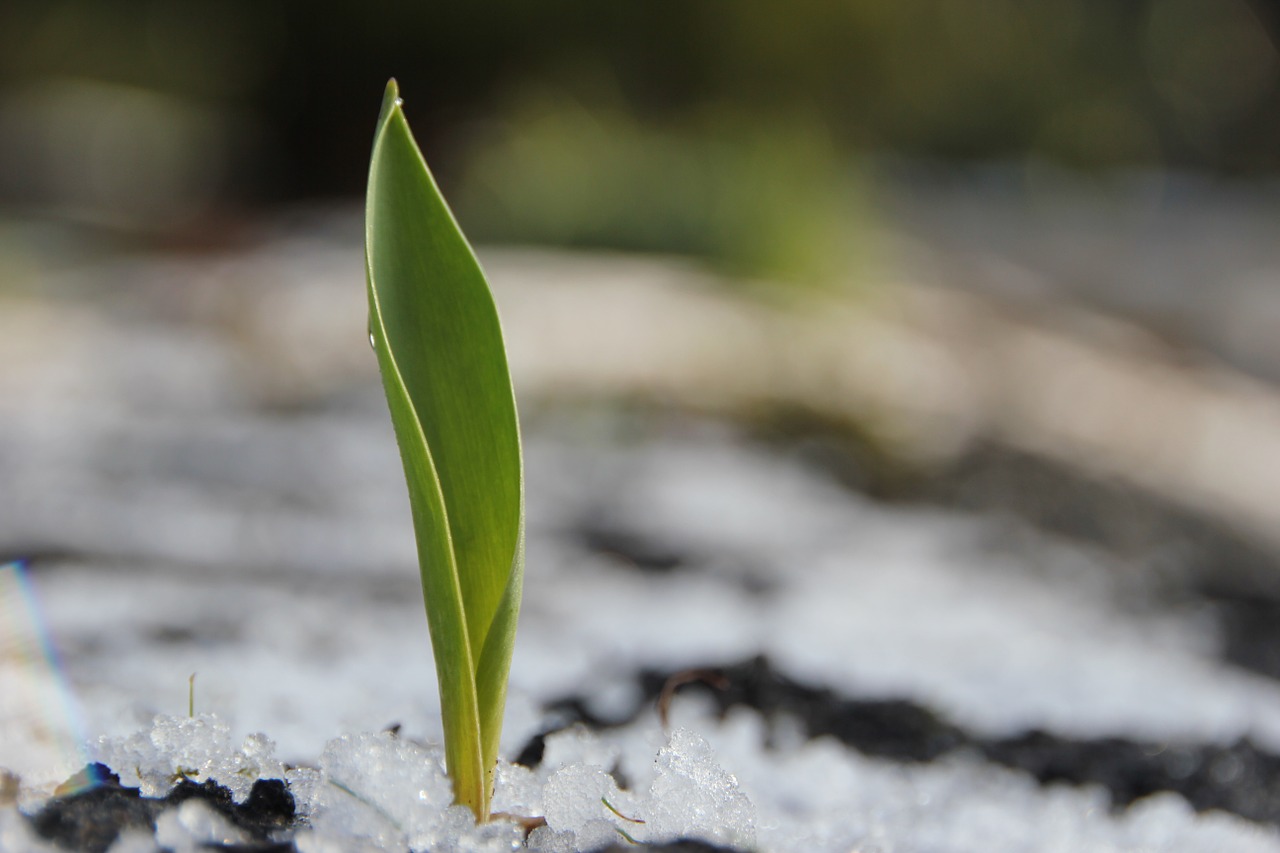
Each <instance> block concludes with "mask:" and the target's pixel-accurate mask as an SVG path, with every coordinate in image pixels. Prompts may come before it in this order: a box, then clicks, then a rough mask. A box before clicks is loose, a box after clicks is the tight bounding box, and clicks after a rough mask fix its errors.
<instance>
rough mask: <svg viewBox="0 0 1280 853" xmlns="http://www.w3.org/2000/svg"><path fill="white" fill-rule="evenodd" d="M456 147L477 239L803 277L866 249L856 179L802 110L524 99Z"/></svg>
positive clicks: (822, 275)
mask: <svg viewBox="0 0 1280 853" xmlns="http://www.w3.org/2000/svg"><path fill="white" fill-rule="evenodd" d="M466 151H467V152H468V154H467V157H466V158H465V161H464V168H463V170H462V172H461V175H460V179H459V182H458V183H459V188H458V192H457V193H456V194H455V196H454V205H455V208H456V209H457V210H458V213H459V216H460V217H461V218H463V219H464V220H466V221H468V222H472V223H475V224H476V228H477V236H478V237H479V238H480V239H483V240H489V241H494V242H534V243H552V244H557V245H569V246H580V247H591V248H608V249H626V250H636V251H657V252H676V253H681V254H689V255H695V256H699V257H703V258H707V259H710V260H712V261H713V262H715V263H716V264H718V265H719V266H720V267H721V268H722V269H724V270H725V271H726V272H728V273H731V274H734V275H736V276H767V277H782V278H786V279H789V280H800V281H805V282H810V283H827V282H830V281H832V280H834V279H835V278H836V277H838V276H842V275H845V274H847V273H848V271H849V270H850V269H856V268H857V266H858V262H859V261H860V257H859V256H860V253H861V252H862V251H865V249H866V246H865V240H864V239H863V229H861V228H859V227H858V223H859V222H864V221H866V219H867V217H868V216H869V214H868V212H867V210H866V204H865V201H866V193H865V192H864V191H863V189H862V181H861V179H860V176H859V175H858V174H857V172H856V171H855V170H854V168H853V167H851V166H850V165H849V163H848V158H847V157H842V156H841V155H840V153H839V151H838V150H837V149H836V147H835V146H834V144H833V143H832V141H831V140H830V138H829V137H828V135H827V134H826V132H825V129H824V128H823V126H822V125H821V123H820V122H817V121H816V120H813V119H812V118H805V117H799V116H797V117H793V118H791V119H789V120H787V121H782V122H776V123H772V124H765V123H761V122H757V121H753V120H751V119H750V118H749V117H744V116H741V115H728V114H716V115H708V116H704V117H702V119H701V120H700V121H699V122H697V123H696V124H693V125H682V126H677V127H658V126H655V125H653V124H642V123H640V122H638V121H636V119H635V118H634V117H633V116H631V115H630V114H628V113H627V112H626V111H625V110H624V109H623V108H621V107H620V106H618V105H616V104H615V105H614V106H612V107H599V106H597V107H595V108H591V109H588V108H587V107H585V106H583V105H582V104H581V103H579V102H577V101H575V100H573V99H570V98H565V97H563V96H556V95H548V94H542V95H531V96H529V97H527V98H526V99H524V100H521V101H520V102H519V103H518V104H517V105H515V107H514V108H513V110H512V112H511V114H510V117H509V119H508V120H507V121H505V122H503V123H501V124H499V125H495V126H494V127H493V128H492V129H491V132H490V133H489V134H488V135H482V136H477V137H476V138H474V139H472V140H471V143H470V144H469V145H468V146H467V147H466Z"/></svg>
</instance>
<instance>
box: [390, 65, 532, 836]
mask: <svg viewBox="0 0 1280 853" xmlns="http://www.w3.org/2000/svg"><path fill="white" fill-rule="evenodd" d="M365 267H366V271H367V274H368V286H369V340H370V343H372V344H373V348H374V350H375V351H376V352H377V356H378V367H379V368H380V369H381V372H382V384H383V387H384V389H385V390H386V394H387V405H388V407H389V408H390V409H391V422H392V424H393V425H394V427H395V434H396V441H397V443H398V444H399V445H400V456H401V459H402V461H403V462H404V471H405V479H406V480H407V481H408V485H409V504H410V507H411V509H412V511H413V526H414V534H415V536H416V538H417V543H418V562H419V566H420V569H421V574H422V591H423V597H424V599H425V601H426V609H427V626H428V629H429V631H430V634H431V646H432V649H433V651H434V653H435V663H436V677H437V679H438V680H439V685H440V714H441V718H442V720H443V724H444V746H445V762H446V766H447V769H448V772H449V776H450V778H451V780H452V782H453V794H454V799H455V800H456V801H457V802H459V803H462V804H464V805H466V806H468V807H470V809H471V810H472V811H473V812H474V813H475V816H476V820H478V821H485V820H488V819H489V802H490V798H491V796H492V792H493V772H494V768H495V767H496V765H497V761H498V740H499V735H500V734H501V732H502V711H503V706H504V704H505V702H506V692H507V674H508V672H509V671H510V668H511V652H512V647H513V645H514V642H515V632H516V618H517V616H518V615H519V611H520V593H521V586H522V581H523V577H524V475H523V469H522V464H521V453H520V428H519V424H518V422H517V420H516V407H515V396H514V395H513V393H512V390H511V377H510V374H509V372H508V370H507V357H506V352H505V350H504V348H503V343H502V329H501V326H500V325H499V321H498V312H497V308H496V307H495V306H494V301H493V295H492V294H491V293H490V291H489V286H488V284H487V283H486V282H485V278H484V273H483V272H482V271H481V269H480V265H479V263H478V262H477V261H476V257H475V254H474V253H473V252H472V251H471V247H470V245H468V244H467V240H466V238H465V237H464V236H463V235H462V231H461V230H460V229H459V228H458V224H457V222H456V221H455V220H454V218H453V214H452V213H450V211H449V208H448V206H447V205H446V204H445V201H444V199H443V198H442V197H441V195H440V190H439V189H438V188H437V187H436V183H435V180H434V179H433V178H432V176H431V172H430V170H429V169H428V168H427V163H426V161H425V160H424V159H423V157H422V153H421V151H419V150H418V145H417V143H416V142H415V141H414V139H413V134H412V133H411V132H410V130H409V124H408V122H407V121H406V120H405V117H404V112H403V110H402V109H401V101H400V97H399V89H398V88H397V86H396V82H395V80H392V81H391V82H389V83H388V84H387V90H386V95H385V97H384V99H383V102H382V113H381V115H380V116H379V118H378V129H377V133H376V134H375V136H374V141H373V155H372V157H371V159H370V162H369V189H368V195H367V199H366V208H365Z"/></svg>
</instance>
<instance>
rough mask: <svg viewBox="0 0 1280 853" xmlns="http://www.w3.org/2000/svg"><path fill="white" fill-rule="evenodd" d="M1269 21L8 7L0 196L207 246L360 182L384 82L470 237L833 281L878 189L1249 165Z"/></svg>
mask: <svg viewBox="0 0 1280 853" xmlns="http://www.w3.org/2000/svg"><path fill="white" fill-rule="evenodd" d="M1277 27H1280V7H1277V6H1276V5H1275V4H1273V3H1269V2H1263V0H1173V1H1172V2H1158V3H1157V2H1127V3H1121V4H1116V3H1109V2H1104V0H1046V2H1039V3H1024V2H1017V0H982V2H977V3H972V2H964V3H962V2H955V0H906V2H901V3H892V4H885V3H878V2H869V0H868V2H863V0H841V2H825V1H822V0H803V2H798V3H793V4H789V5H788V6H787V7H786V8H785V9H784V8H782V7H779V6H778V5H777V4H775V3H767V2H756V0H746V2H737V3H734V4H733V5H732V6H731V7H730V6H726V5H725V4H723V3H717V2H713V0H692V1H691V2H685V0H654V2H646V3H623V4H614V5H611V6H609V7H608V8H599V7H598V6H593V5H589V4H582V3H575V2H562V0H552V2H547V3H539V4H537V5H536V6H529V5H528V4H522V3H516V2H490V3H483V4H468V5H454V6H448V5H442V4H410V3H400V2H386V0H383V1H382V2H369V3H361V4H319V5H317V4H314V3H302V2H291V1H290V0H283V2H278V3H271V4H261V3H250V2H243V0H229V2H192V0H179V2H143V0H98V2H87V0H56V2H37V0H9V2H6V3H5V4H4V8H3V9H2V10H0V206H2V209H3V210H4V211H5V213H6V215H7V216H9V217H14V216H33V215H39V216H47V217H52V218H57V219H62V220H69V221H75V222H79V223H86V224H92V225H93V226H96V227H100V228H104V229H109V230H112V231H115V232H121V233H123V234H127V235H131V236H140V235H141V236H146V237H148V238H157V239H158V238H161V237H164V238H167V239H170V240H180V241H184V242H192V243H197V244H199V243H217V242H218V241H220V240H224V239H228V238H229V236H230V235H231V234H234V233H235V226H236V225H237V223H241V222H243V220H244V218H245V217H246V216H253V215H256V214H260V213H262V212H265V211H269V210H273V209H279V208H280V206H282V205H293V204H298V203H300V202H315V201H318V200H324V201H332V200H350V199H354V198H356V197H358V196H359V194H360V193H361V192H362V189H363V183H364V165H365V161H366V156H367V149H368V145H369V126H370V123H371V120H370V116H371V115H376V113H375V112H374V107H376V105H377V103H378V101H377V93H378V92H379V91H380V88H381V86H382V84H383V83H384V82H385V80H386V79H387V78H388V77H390V76H393V75H394V76H397V77H398V78H399V79H400V82H401V84H402V89H403V91H404V92H405V93H406V98H407V101H408V106H407V109H408V114H409V117H410V120H411V122H412V123H413V125H414V127H415V128H416V129H417V133H418V135H419V137H420V139H421V141H422V144H423V146H424V148H425V149H426V150H427V152H428V156H429V159H430V160H431V162H432V163H433V165H434V167H435V169H436V171H437V172H438V175H439V178H440V179H441V181H442V182H443V184H444V187H445V189H446V191H447V193H448V194H449V195H450V197H451V198H453V199H454V200H455V204H456V207H457V208H458V209H459V215H460V216H461V218H462V220H463V224H464V225H465V226H466V228H467V230H468V231H469V233H472V234H473V235H474V236H475V237H476V238H477V239H480V240H482V241H502V242H512V241H515V242H528V243H550V244H555V245H570V246H589V247H606V248H615V249H627V250H642V251H658V252H668V253H678V254H687V255H692V256H696V257H701V258H707V259H711V260H713V261H716V262H718V263H721V264H724V265H727V267H728V268H729V269H731V270H732V271H734V272H738V273H744V272H745V273H750V274H761V273H766V274H778V273H787V274H789V275H790V276H792V277H810V278H813V277H822V276H827V277H830V276H832V275H834V274H843V273H845V272H847V268H848V266H849V264H850V263H851V262H856V261H857V260H858V257H859V252H860V251H865V250H866V248H867V247H866V246H865V245H860V244H859V239H858V238H859V234H860V233H861V231H863V230H865V229H859V228H856V227H852V226H853V225H855V224H857V223H859V222H860V218H861V217H865V216H868V215H871V212H872V210H874V205H873V203H872V201H873V199H874V198H875V197H876V194H877V191H881V190H883V189H884V183H883V182H885V181H888V184H889V187H890V188H897V187H900V183H899V182H900V181H901V180H906V179H924V180H926V181H927V183H928V184H930V185H931V188H932V189H933V190H935V191H937V190H939V189H940V187H938V186H936V185H938V184H942V185H944V186H948V185H950V182H951V181H954V180H959V179H964V180H969V181H973V182H976V183H977V184H978V185H979V186H980V187H982V188H984V189H987V190H999V191H1000V192H1002V193H1006V194H1014V195H1019V196H1021V195H1023V194H1032V195H1035V194H1036V193H1039V192H1048V191H1049V190H1048V189H1046V188H1045V187H1044V186H1043V185H1044V184H1045V183H1046V182H1049V183H1050V185H1051V186H1052V183H1053V178H1054V177H1060V175H1061V173H1062V172H1064V171H1065V172H1066V173H1067V174H1068V175H1069V177H1068V179H1067V180H1069V182H1070V183H1072V184H1079V185H1082V186H1087V187H1089V188H1091V189H1098V188H1099V185H1100V184H1103V185H1109V184H1110V183H1113V182H1117V181H1118V182H1120V183H1122V184H1123V185H1124V189H1125V190H1126V191H1128V192H1130V193H1131V192H1134V191H1135V188H1134V187H1133V186H1132V185H1133V183H1134V182H1135V181H1136V182H1138V183H1141V184H1142V186H1143V191H1142V196H1143V198H1142V200H1143V202H1144V203H1148V204H1150V203H1156V204H1158V203H1159V200H1160V198H1161V197H1163V196H1164V195H1167V194H1169V193H1170V192H1171V191H1170V190H1168V189H1167V188H1165V186H1164V183H1163V182H1162V181H1161V180H1158V179H1157V178H1156V176H1160V175H1167V174H1171V173H1172V174H1176V175H1179V176H1188V175H1194V176H1197V177H1199V178H1203V179H1205V180H1208V181H1212V182H1215V183H1217V182H1226V183H1227V184H1229V185H1231V186H1233V187H1236V188H1237V189H1240V188H1244V187H1250V188H1252V187H1257V186H1258V185H1260V184H1264V183H1267V182H1268V181H1270V179H1271V176H1272V175H1273V174H1274V172H1275V170H1276V168H1277V166H1278V165H1280V144H1277V143H1278V141H1280V109H1277V106H1280V90H1278V89H1277V85H1276V83H1277V75H1278V74H1280V56H1278V54H1277V50H1276V44H1275V33H1276V28H1277ZM371 105H372V106H371ZM1153 182H1154V186H1152V184H1153ZM1172 192H1173V194H1177V192H1176V191H1172Z"/></svg>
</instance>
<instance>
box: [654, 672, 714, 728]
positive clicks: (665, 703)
mask: <svg viewBox="0 0 1280 853" xmlns="http://www.w3.org/2000/svg"><path fill="white" fill-rule="evenodd" d="M692 681H701V682H702V683H703V684H709V685H711V686H712V687H714V688H715V689H716V690H728V689H729V679H727V678H725V677H724V676H723V675H722V674H721V673H719V672H716V671H715V670H714V669H686V670H684V671H682V672H677V673H675V674H674V675H672V676H671V677H670V678H668V679H667V681H666V683H665V684H663V685H662V692H660V693H659V694H658V721H659V722H660V723H662V730H663V731H667V730H668V729H670V728H671V721H670V718H669V712H670V710H671V700H672V699H673V698H674V697H675V695H676V690H677V689H679V688H680V687H682V686H684V685H686V684H688V683H690V682H692Z"/></svg>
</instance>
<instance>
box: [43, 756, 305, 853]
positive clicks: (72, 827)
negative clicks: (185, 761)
mask: <svg viewBox="0 0 1280 853" xmlns="http://www.w3.org/2000/svg"><path fill="white" fill-rule="evenodd" d="M84 775H85V777H86V778H89V779H97V780H99V781H97V783H96V784H93V785H92V786H91V787H89V788H88V789H86V790H83V791H80V792H78V793H75V794H70V795H67V796H63V797H57V798H55V799H53V800H50V801H49V802H48V803H47V804H45V806H44V808H42V809H41V810H40V811H39V812H37V813H36V814H34V815H32V816H31V825H32V826H33V827H34V828H35V831H36V832H37V833H39V834H40V835H41V836H42V837H44V838H47V839H48V840H50V841H52V842H54V843H55V844H57V845H59V846H60V847H63V848H66V849H67V850H74V851H84V853H105V851H106V850H107V849H108V848H109V847H110V846H111V844H112V843H113V842H114V841H115V840H116V838H117V837H118V836H119V835H120V833H121V832H123V831H124V830H126V829H142V830H145V831H147V832H154V831H155V825H156V818H157V817H159V816H160V814H161V813H162V812H164V811H166V810H168V809H170V808H173V807H174V806H177V805H179V804H180V803H183V802H186V801H187V800H191V799H199V800H204V802H205V803H206V804H208V805H209V806H210V807H212V808H213V810H214V811H216V812H218V813H219V814H220V815H222V816H223V817H225V818H226V819H227V820H228V821H230V822H231V823H232V824H233V825H235V826H236V827H238V828H239V829H241V830H243V831H244V832H245V834H246V835H247V836H248V837H249V838H251V839H252V841H251V842H249V843H244V844H233V845H225V844H210V845H205V849H208V850H222V851H239V852H240V853H276V851H281V852H282V851H288V850H293V849H294V846H293V843H292V842H290V841H282V840H280V839H281V837H282V836H283V835H285V834H287V832H288V831H289V830H290V829H291V828H292V827H293V826H294V822H295V817H296V815H295V811H294V800H293V795H292V794H290V793H289V788H288V786H287V785H286V784H285V783H284V782H283V781H281V780H279V779H259V780H258V781H257V782H255V783H254V784H253V789H252V790H251V791H250V793H249V797H248V798H247V799H246V800H245V801H244V802H243V803H239V804H237V803H235V802H234V801H233V800H232V799H231V791H229V790H228V789H227V788H224V787H223V786H221V785H219V784H217V783H216V782H213V781H211V780H210V781H205V782H203V783H200V784H197V783H195V782H192V781H191V780H189V779H183V780H181V781H180V782H178V784H177V785H175V786H174V788H173V790H172V791H170V792H169V794H168V796H166V797H163V798H153V797H144V796H142V793H141V792H140V791H139V790H138V789H137V788H127V787H124V786H123V785H121V784H120V777H119V776H117V775H116V774H115V773H113V772H112V771H111V769H110V768H108V767H106V766H104V765H101V764H97V765H92V766H90V767H89V768H86V770H85V773H84Z"/></svg>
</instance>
